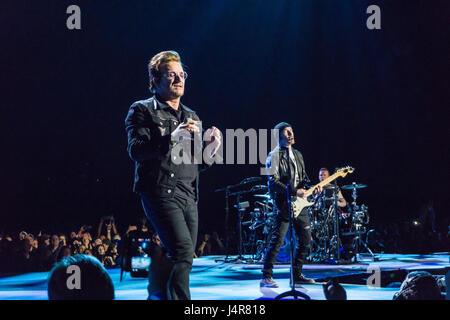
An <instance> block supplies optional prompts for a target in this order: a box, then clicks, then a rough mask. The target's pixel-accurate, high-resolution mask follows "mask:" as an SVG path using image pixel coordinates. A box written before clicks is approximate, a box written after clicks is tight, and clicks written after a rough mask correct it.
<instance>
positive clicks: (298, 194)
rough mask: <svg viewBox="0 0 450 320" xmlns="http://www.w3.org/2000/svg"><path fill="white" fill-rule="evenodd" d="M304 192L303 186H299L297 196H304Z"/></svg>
mask: <svg viewBox="0 0 450 320" xmlns="http://www.w3.org/2000/svg"><path fill="white" fill-rule="evenodd" d="M305 192H306V190H305V189H303V188H300V189H298V190H297V196H299V197H300V198H304V197H305Z"/></svg>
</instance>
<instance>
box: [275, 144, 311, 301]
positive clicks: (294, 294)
mask: <svg viewBox="0 0 450 320" xmlns="http://www.w3.org/2000/svg"><path fill="white" fill-rule="evenodd" d="M290 161H291V158H290V156H289V149H288V150H287V163H288V165H287V167H288V183H287V184H286V187H287V188H286V193H287V199H286V201H287V205H288V214H289V233H290V236H289V246H290V252H289V254H290V257H291V270H290V271H291V272H290V278H291V290H289V291H286V292H283V293H280V294H279V295H277V296H276V297H275V300H280V299H281V298H284V297H290V296H292V297H294V299H295V300H298V298H299V297H300V298H303V299H305V300H311V298H310V297H309V296H308V295H306V294H304V293H303V292H300V291H297V290H295V283H294V234H293V232H294V230H293V229H294V228H293V226H292V224H293V223H294V217H293V215H294V212H293V210H292V206H291V195H290V193H289V191H290V190H289V189H290V183H289V182H290V181H291V166H290ZM295 196H296V195H294V197H295Z"/></svg>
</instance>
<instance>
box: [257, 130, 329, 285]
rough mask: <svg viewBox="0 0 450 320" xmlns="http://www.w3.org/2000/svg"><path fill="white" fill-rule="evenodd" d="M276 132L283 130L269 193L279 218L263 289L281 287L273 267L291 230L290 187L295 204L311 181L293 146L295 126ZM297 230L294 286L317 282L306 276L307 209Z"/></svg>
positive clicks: (272, 160) (271, 159)
mask: <svg viewBox="0 0 450 320" xmlns="http://www.w3.org/2000/svg"><path fill="white" fill-rule="evenodd" d="M274 129H275V130H279V131H278V132H279V140H278V146H277V147H276V148H275V149H274V150H272V151H271V152H270V153H269V155H268V157H267V163H266V168H271V170H272V171H271V172H270V174H269V175H268V178H269V192H270V194H271V197H272V199H274V200H275V204H276V207H277V211H278V215H277V219H276V223H275V225H274V230H273V233H272V238H271V239H270V244H269V248H268V251H267V254H266V255H265V256H264V267H263V269H262V273H263V278H262V280H261V282H260V286H261V287H269V288H277V287H278V284H277V283H276V282H275V281H274V280H273V265H274V263H275V260H276V258H277V256H278V253H279V250H280V246H281V244H282V243H283V241H284V238H285V236H286V233H287V231H288V227H289V210H288V205H287V201H286V198H287V194H286V193H287V184H288V183H289V186H290V191H289V194H290V195H292V197H291V201H295V198H296V197H304V193H305V192H306V190H305V189H303V188H302V187H301V183H302V182H303V181H304V180H305V179H307V174H306V171H305V164H304V161H303V156H302V154H301V153H300V151H298V150H296V149H294V148H293V147H292V145H293V144H294V143H295V140H294V132H293V130H292V126H291V125H290V124H289V123H286V122H281V123H279V124H277V125H276V126H275V128H274ZM289 178H290V180H289ZM288 180H289V181H288ZM315 192H316V193H318V192H322V188H320V187H318V188H317V190H315ZM293 229H294V232H295V235H296V238H297V249H296V252H295V257H294V264H293V266H294V270H293V274H294V284H295V285H300V284H302V283H310V284H312V283H315V281H314V280H313V279H308V278H306V277H305V276H304V275H303V274H302V267H303V264H304V263H305V260H306V257H307V255H308V252H309V247H310V242H311V226H310V221H309V217H308V211H307V209H306V208H303V210H302V211H301V213H300V214H299V215H298V216H297V217H296V218H295V219H294V220H293Z"/></svg>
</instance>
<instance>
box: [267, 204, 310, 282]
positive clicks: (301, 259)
mask: <svg viewBox="0 0 450 320" xmlns="http://www.w3.org/2000/svg"><path fill="white" fill-rule="evenodd" d="M288 229H289V220H286V219H284V218H282V217H280V215H278V216H277V220H276V223H275V226H274V230H273V234H272V237H271V239H270V245H269V249H268V251H267V253H266V255H265V257H264V267H263V269H262V272H263V275H264V277H272V275H273V265H274V263H275V260H276V258H277V256H278V253H279V251H280V246H281V244H282V243H283V241H284V238H285V237H286V234H287V232H288ZM293 229H294V232H295V236H296V238H297V244H296V247H297V248H296V250H295V257H294V264H293V266H294V268H293V272H294V277H295V278H296V277H298V276H300V275H301V273H302V268H303V264H304V263H305V261H306V257H307V256H308V253H309V248H310V245H311V225H310V222H309V216H308V211H307V209H306V208H304V209H303V210H302V212H301V213H300V214H299V215H298V216H297V217H296V218H295V219H294V223H293Z"/></svg>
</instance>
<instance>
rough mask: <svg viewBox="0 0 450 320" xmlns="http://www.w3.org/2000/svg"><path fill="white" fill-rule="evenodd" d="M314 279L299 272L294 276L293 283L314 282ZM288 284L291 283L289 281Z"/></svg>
mask: <svg viewBox="0 0 450 320" xmlns="http://www.w3.org/2000/svg"><path fill="white" fill-rule="evenodd" d="M314 283H316V281H314V279H309V278H306V277H305V276H304V275H303V274H301V275H300V276H298V277H294V284H295V286H297V285H301V284H314ZM289 285H290V286H292V283H291V282H289Z"/></svg>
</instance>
